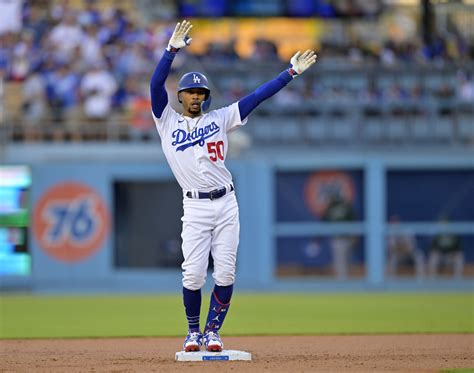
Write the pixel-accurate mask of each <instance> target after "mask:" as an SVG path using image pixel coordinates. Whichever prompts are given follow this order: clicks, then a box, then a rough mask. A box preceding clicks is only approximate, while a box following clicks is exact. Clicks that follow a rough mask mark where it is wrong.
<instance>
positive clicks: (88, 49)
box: [81, 24, 104, 65]
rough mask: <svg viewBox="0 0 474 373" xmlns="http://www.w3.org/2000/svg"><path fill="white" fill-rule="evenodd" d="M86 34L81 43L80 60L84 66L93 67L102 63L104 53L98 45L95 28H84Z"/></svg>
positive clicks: (90, 26) (91, 26) (94, 26)
mask: <svg viewBox="0 0 474 373" xmlns="http://www.w3.org/2000/svg"><path fill="white" fill-rule="evenodd" d="M85 30H86V33H85V35H84V38H83V39H82V42H81V59H82V62H83V64H84V65H94V64H96V63H100V62H104V53H103V52H102V46H101V44H100V43H99V37H98V35H97V26H96V25H94V24H92V25H89V26H86V28H85Z"/></svg>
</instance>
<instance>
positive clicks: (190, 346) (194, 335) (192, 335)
mask: <svg viewBox="0 0 474 373" xmlns="http://www.w3.org/2000/svg"><path fill="white" fill-rule="evenodd" d="M201 346H202V333H201V332H188V335H187V336H186V339H185V340H184V343H183V350H184V351H185V352H193V351H200V350H201Z"/></svg>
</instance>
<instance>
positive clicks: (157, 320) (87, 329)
mask: <svg viewBox="0 0 474 373" xmlns="http://www.w3.org/2000/svg"><path fill="white" fill-rule="evenodd" d="M208 302H209V294H207V293H206V294H204V297H203V312H202V314H201V324H203V318H204V316H203V315H206V314H207V310H206V308H207V305H208ZM185 331H186V324H185V317H184V310H183V306H182V303H181V297H180V296H178V295H176V296H170V295H157V296H153V295H147V296H71V297H57V296H13V295H3V296H1V298H0V338H57V337H118V336H182V335H183V334H184V333H185ZM473 332H474V297H473V295H472V294H470V293H460V294H452V293H446V294H444V293H443V294H432V293H428V294H411V293H410V294H391V293H350V294H321V293H308V294H291V295H289V294H243V293H238V292H237V293H236V294H235V295H234V298H233V302H232V307H231V308H230V311H229V315H228V318H227V320H226V323H225V326H224V328H223V330H222V333H223V334H225V335H293V334H294V335H297V334H298V335H304V334H306V335H315V334H373V333H473Z"/></svg>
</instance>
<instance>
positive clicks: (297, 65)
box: [290, 49, 318, 77]
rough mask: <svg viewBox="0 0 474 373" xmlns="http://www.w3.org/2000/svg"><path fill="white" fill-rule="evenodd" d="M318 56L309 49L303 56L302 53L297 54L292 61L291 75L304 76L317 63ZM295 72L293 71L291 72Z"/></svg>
mask: <svg viewBox="0 0 474 373" xmlns="http://www.w3.org/2000/svg"><path fill="white" fill-rule="evenodd" d="M317 57H318V56H317V55H316V53H314V51H312V50H310V49H307V50H306V51H305V52H304V53H303V54H301V52H300V51H298V52H296V53H295V55H294V56H293V57H291V60H290V64H291V67H290V74H291V75H292V76H293V77H295V76H297V75H300V74H303V73H304V72H305V71H306V70H307V69H308V68H309V67H311V65H313V64H314V63H315V62H316V58H317ZM291 70H293V71H291Z"/></svg>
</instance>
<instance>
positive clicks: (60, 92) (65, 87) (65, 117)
mask: <svg viewBox="0 0 474 373" xmlns="http://www.w3.org/2000/svg"><path fill="white" fill-rule="evenodd" d="M79 80H80V78H79V75H78V74H77V73H76V72H75V71H73V70H72V69H71V67H70V65H69V64H67V63H63V64H61V65H60V66H59V68H58V70H57V71H53V72H51V73H49V74H47V81H46V89H47V93H48V101H49V104H50V106H51V109H52V114H53V121H56V122H63V121H67V122H68V123H70V122H71V121H74V119H76V118H77V115H76V114H77V104H78V87H79Z"/></svg>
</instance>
